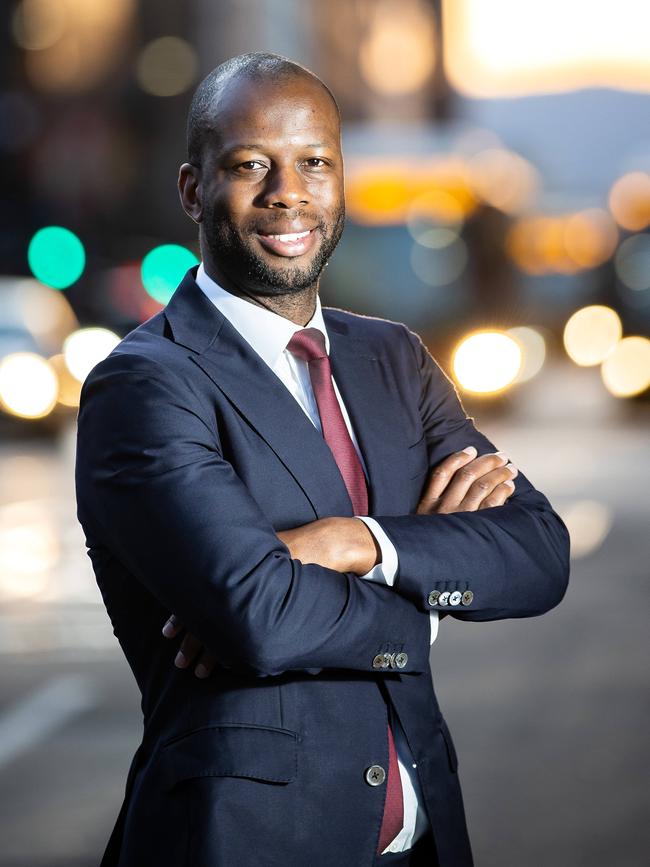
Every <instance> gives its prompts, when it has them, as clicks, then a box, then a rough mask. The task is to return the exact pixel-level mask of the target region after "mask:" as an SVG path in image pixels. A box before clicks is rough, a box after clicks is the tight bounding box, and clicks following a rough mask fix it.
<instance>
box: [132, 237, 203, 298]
mask: <svg viewBox="0 0 650 867" xmlns="http://www.w3.org/2000/svg"><path fill="white" fill-rule="evenodd" d="M198 263H199V260H198V259H197V258H196V256H195V255H194V253H192V251H191V250H188V249H187V247H181V246H180V244H162V245H161V246H160V247H154V249H153V250H150V251H149V252H148V253H147V255H146V256H145V257H144V259H143V260H142V268H141V277H142V284H143V286H144V288H145V289H146V290H147V292H148V293H149V295H151V297H152V298H154V299H155V300H156V301H158V302H159V303H160V304H167V302H168V301H169V299H170V298H171V297H172V295H173V294H174V292H175V290H176V287H177V286H178V284H179V283H180V282H181V280H182V279H183V277H184V276H185V272H186V271H187V270H188V268H192V267H193V266H194V265H198Z"/></svg>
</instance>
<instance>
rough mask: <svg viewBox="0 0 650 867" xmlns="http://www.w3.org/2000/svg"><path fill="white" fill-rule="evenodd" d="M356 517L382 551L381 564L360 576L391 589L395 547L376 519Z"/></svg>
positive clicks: (394, 568) (395, 570)
mask: <svg viewBox="0 0 650 867" xmlns="http://www.w3.org/2000/svg"><path fill="white" fill-rule="evenodd" d="M354 517H355V518H358V519H359V520H360V521H363V523H364V524H365V525H366V526H367V527H368V529H369V530H370V532H371V533H372V535H373V536H374V537H375V539H376V541H377V544H378V545H379V548H380V550H381V563H377V565H376V566H373V568H372V569H371V570H370V572H366V574H365V575H360V576H359V577H360V578H365V579H366V581H377V582H378V583H379V584H388V586H389V587H392V586H393V584H394V583H395V576H396V575H397V566H398V562H397V551H396V550H395V546H394V545H393V543H392V542H391V540H390V539H389V538H388V536H387V535H386V533H384V531H383V530H382V528H381V526H380V525H379V523H378V522H377V521H375V520H374V518H369V517H368V516H367V515H355V516H354ZM435 614H436V619H437V614H438V612H437V611H436V612H435Z"/></svg>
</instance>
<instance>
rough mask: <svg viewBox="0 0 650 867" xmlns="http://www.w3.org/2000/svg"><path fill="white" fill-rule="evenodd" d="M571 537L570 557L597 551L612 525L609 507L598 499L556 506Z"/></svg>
mask: <svg viewBox="0 0 650 867" xmlns="http://www.w3.org/2000/svg"><path fill="white" fill-rule="evenodd" d="M558 513H559V515H560V517H561V518H562V520H563V521H564V523H565V524H566V527H567V530H568V531H569V536H570V537H571V559H572V560H577V559H579V558H580V557H586V556H587V555H588V554H592V553H593V552H594V551H597V550H598V548H600V546H601V545H602V544H603V542H604V541H605V539H606V537H607V534H608V533H609V531H610V529H611V526H612V512H611V509H610V508H609V507H608V506H607V505H606V504H605V503H601V502H599V501H598V500H576V501H575V502H572V503H568V504H567V505H565V506H563V507H559V508H558Z"/></svg>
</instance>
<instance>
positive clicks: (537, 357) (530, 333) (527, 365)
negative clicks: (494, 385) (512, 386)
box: [505, 325, 546, 382]
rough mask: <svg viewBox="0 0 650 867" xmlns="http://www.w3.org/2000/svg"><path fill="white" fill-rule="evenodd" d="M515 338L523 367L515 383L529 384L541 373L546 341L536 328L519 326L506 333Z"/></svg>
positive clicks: (509, 329)
mask: <svg viewBox="0 0 650 867" xmlns="http://www.w3.org/2000/svg"><path fill="white" fill-rule="evenodd" d="M505 333H506V334H507V335H508V336H509V337H513V338H514V339H515V340H516V341H517V343H519V346H520V348H521V356H522V358H521V367H520V368H519V372H518V373H517V376H516V377H515V382H527V381H528V380H529V379H532V378H533V376H535V375H536V374H538V373H539V371H540V370H541V369H542V367H543V365H544V360H545V358H546V341H545V340H544V336H543V335H542V334H540V332H539V331H537V330H536V329H535V328H530V327H528V326H527V325H519V326H517V327H516V328H508V330H507V331H506V332H505Z"/></svg>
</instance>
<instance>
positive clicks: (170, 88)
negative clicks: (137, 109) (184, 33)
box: [136, 36, 199, 96]
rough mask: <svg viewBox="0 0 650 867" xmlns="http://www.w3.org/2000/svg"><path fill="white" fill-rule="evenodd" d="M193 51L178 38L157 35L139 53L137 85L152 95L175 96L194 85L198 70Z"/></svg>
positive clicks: (186, 43)
mask: <svg viewBox="0 0 650 867" xmlns="http://www.w3.org/2000/svg"><path fill="white" fill-rule="evenodd" d="M198 65H199V62H198V58H197V56H196V51H195V50H194V49H193V48H192V46H191V45H190V44H189V42H187V41H186V40H185V39H180V38H179V37H178V36H161V37H160V38H159V39H154V40H153V42H150V43H149V44H148V45H145V47H144V48H143V49H142V51H141V52H140V55H139V57H138V60H137V63H136V77H137V79H138V84H139V85H140V87H141V88H142V89H143V90H144V91H145V92H146V93H150V94H152V95H153V96H177V95H178V94H179V93H184V91H186V90H187V89H188V88H189V87H190V86H191V85H192V84H193V82H194V80H195V78H196V73H197V70H198Z"/></svg>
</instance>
